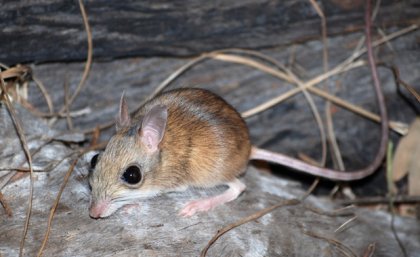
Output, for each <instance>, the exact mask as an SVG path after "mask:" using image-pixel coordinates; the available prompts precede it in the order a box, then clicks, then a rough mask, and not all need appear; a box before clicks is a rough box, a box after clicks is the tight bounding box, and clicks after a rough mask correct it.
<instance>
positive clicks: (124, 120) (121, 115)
mask: <svg viewBox="0 0 420 257" xmlns="http://www.w3.org/2000/svg"><path fill="white" fill-rule="evenodd" d="M124 95H125V91H124V92H123V93H122V95H121V99H120V109H119V111H118V117H117V122H116V127H117V131H119V130H120V129H122V128H124V127H128V126H130V125H131V118H130V113H129V112H128V107H127V102H126V101H125V97H124Z"/></svg>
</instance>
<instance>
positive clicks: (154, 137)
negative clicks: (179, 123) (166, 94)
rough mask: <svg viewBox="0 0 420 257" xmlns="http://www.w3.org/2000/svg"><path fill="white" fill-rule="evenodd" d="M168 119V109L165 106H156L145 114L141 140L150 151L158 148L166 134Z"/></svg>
mask: <svg viewBox="0 0 420 257" xmlns="http://www.w3.org/2000/svg"><path fill="white" fill-rule="evenodd" d="M167 120H168V110H167V108H166V107H165V106H162V105H157V106H154V107H153V108H152V109H150V111H149V112H148V113H147V114H146V116H144V118H143V122H142V124H141V130H140V131H139V132H140V140H141V142H143V143H144V144H145V146H146V147H147V149H148V150H149V151H150V152H155V151H156V150H157V149H158V146H159V143H160V142H161V141H162V138H163V135H164V134H165V128H166V121H167Z"/></svg>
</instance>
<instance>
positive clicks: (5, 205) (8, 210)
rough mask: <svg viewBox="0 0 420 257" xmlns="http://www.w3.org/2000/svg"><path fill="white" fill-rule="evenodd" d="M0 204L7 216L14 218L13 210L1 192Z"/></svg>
mask: <svg viewBox="0 0 420 257" xmlns="http://www.w3.org/2000/svg"><path fill="white" fill-rule="evenodd" d="M0 204H1V205H2V206H3V208H4V210H5V211H6V214H7V216H9V217H12V215H13V212H12V209H11V208H10V206H9V204H8V203H7V201H6V199H5V198H4V195H3V194H2V193H1V191H0Z"/></svg>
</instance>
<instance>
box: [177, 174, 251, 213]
mask: <svg viewBox="0 0 420 257" xmlns="http://www.w3.org/2000/svg"><path fill="white" fill-rule="evenodd" d="M227 185H228V186H229V189H227V190H226V191H225V192H223V193H222V194H220V195H216V196H213V197H209V198H203V199H199V200H194V201H191V202H188V203H187V204H186V205H185V206H184V208H183V209H182V210H181V211H180V212H179V215H181V216H183V217H190V216H192V215H194V214H195V213H197V212H206V211H209V210H211V209H213V208H214V207H216V206H218V205H221V204H224V203H227V202H230V201H233V200H235V199H236V198H238V196H239V195H240V194H241V193H242V192H243V191H244V190H245V188H246V186H245V185H244V184H243V183H242V182H241V181H240V180H239V179H235V180H234V181H233V182H229V183H227Z"/></svg>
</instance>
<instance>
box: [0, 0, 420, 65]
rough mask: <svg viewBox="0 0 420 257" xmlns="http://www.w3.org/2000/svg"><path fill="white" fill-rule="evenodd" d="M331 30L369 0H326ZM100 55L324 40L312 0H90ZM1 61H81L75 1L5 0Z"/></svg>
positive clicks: (384, 14)
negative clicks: (365, 0) (348, 2)
mask: <svg viewBox="0 0 420 257" xmlns="http://www.w3.org/2000/svg"><path fill="white" fill-rule="evenodd" d="M320 3H321V4H322V6H323V8H324V11H325V13H326V16H327V18H328V30H329V33H330V35H334V34H337V33H342V32H345V31H355V30H361V29H362V28H363V1H353V2H352V3H351V4H347V5H346V3H340V1H333V0H323V1H320ZM381 3H382V6H381V8H380V14H381V15H380V16H379V17H378V19H377V21H378V24H381V25H382V26H390V25H393V24H400V25H405V24H407V23H409V22H411V21H412V20H413V19H416V18H418V14H419V13H420V7H419V6H420V5H419V1H418V0H412V1H397V0H392V1H382V2H381ZM85 6H86V10H87V12H88V15H89V21H90V24H91V29H92V33H93V42H94V56H95V57H96V58H103V59H111V58H116V57H127V56H189V55H195V54H198V53H201V52H204V51H210V50H214V49H220V48H229V47H241V48H253V49H261V48H267V47H273V46H277V45H287V44H290V43H296V42H302V41H306V40H308V39H313V38H319V35H320V19H319V17H318V15H317V13H316V12H315V11H314V9H313V7H312V6H311V4H310V2H309V1H307V0H299V1H295V0H293V1H292V0H288V1H271V0H263V1H255V0H246V1H237V0H228V1H195V0H188V1H184V0H177V1H169V0H164V1H118V0H112V1H108V0H107V1H104V0H102V1H85ZM0 24H1V25H2V26H1V28H0V38H1V40H0V49H1V51H0V62H3V63H7V64H14V63H17V62H29V61H32V62H45V61H72V60H83V59H84V58H85V56H86V51H87V44H86V33H85V30H84V27H83V22H82V17H81V14H80V11H79V6H78V3H77V1H75V0H74V1H68V0H58V1H51V0H40V1H6V0H3V1H1V8H0Z"/></svg>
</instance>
